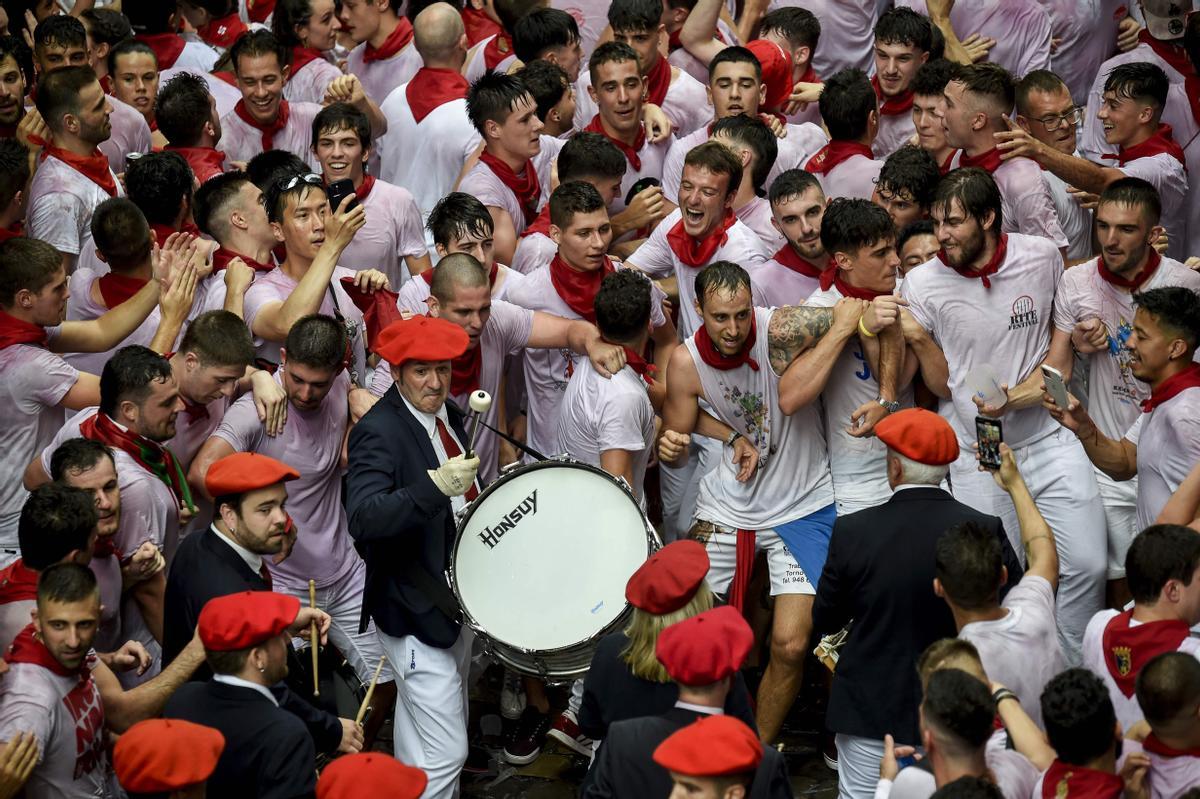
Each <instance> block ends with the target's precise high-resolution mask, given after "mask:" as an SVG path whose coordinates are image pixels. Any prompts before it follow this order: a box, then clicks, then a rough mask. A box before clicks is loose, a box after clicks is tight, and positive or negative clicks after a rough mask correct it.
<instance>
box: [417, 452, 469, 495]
mask: <svg viewBox="0 0 1200 799" xmlns="http://www.w3.org/2000/svg"><path fill="white" fill-rule="evenodd" d="M477 471H479V457H478V456H475V457H472V458H470V459H469V460H468V459H467V458H464V457H463V456H462V455H455V456H454V457H453V458H451V459H450V460H448V461H446V462H445V463H443V464H442V465H441V466H439V467H438V468H436V469H430V470H429V479H430V480H432V481H433V484H434V485H435V486H437V487H438V491H441V492H442V493H443V494H445V495H446V496H448V497H461V496H462V495H463V494H465V493H467V492H468V491H470V490H471V486H472V485H474V483H475V473H476V472H477Z"/></svg>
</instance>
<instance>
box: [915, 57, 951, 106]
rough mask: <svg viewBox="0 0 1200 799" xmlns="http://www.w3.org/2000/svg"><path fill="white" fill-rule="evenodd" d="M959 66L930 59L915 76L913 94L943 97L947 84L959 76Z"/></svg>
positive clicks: (941, 59) (939, 59)
mask: <svg viewBox="0 0 1200 799" xmlns="http://www.w3.org/2000/svg"><path fill="white" fill-rule="evenodd" d="M958 70H959V65H958V64H956V63H954V62H953V61H947V60H946V59H944V58H937V59H932V58H931V59H930V60H928V61H926V62H925V63H924V64H922V65H921V67H920V68H919V69H918V70H917V74H916V75H914V76H913V79H912V85H911V87H910V88H911V89H912V91H913V94H919V95H922V96H924V97H941V96H942V93H943V92H945V91H946V84H947V83H949V82H950V81H952V80H954V78H955V76H956V75H958Z"/></svg>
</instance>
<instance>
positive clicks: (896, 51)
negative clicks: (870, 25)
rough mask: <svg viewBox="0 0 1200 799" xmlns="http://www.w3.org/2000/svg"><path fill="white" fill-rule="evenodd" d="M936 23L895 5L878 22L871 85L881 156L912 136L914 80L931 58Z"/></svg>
mask: <svg viewBox="0 0 1200 799" xmlns="http://www.w3.org/2000/svg"><path fill="white" fill-rule="evenodd" d="M932 45H933V26H932V25H931V24H930V23H929V19H928V18H926V17H923V16H921V15H920V14H918V13H917V12H915V11H913V10H912V9H908V8H903V7H901V8H893V9H891V10H889V11H887V12H885V13H884V14H882V15H881V16H880V17H879V22H877V23H876V24H875V76H874V77H873V78H871V85H872V86H873V87H875V96H876V97H877V98H878V99H879V135H878V136H877V137H876V138H875V142H874V144H873V145H872V150H874V152H875V155H876V157H877V158H887V157H888V156H889V155H891V154H892V153H894V152H895V151H896V150H898V149H900V148H901V147H903V146H904V145H905V144H907V143H908V141H909V139H911V138H912V136H913V133H915V132H916V131H915V129H914V127H913V119H912V103H913V91H912V80H913V78H914V77H915V76H916V74H917V70H919V69H920V68H921V66H922V65H923V64H924V63H925V62H926V61H928V60H929V50H930V48H931V47H932Z"/></svg>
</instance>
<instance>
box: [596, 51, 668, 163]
mask: <svg viewBox="0 0 1200 799" xmlns="http://www.w3.org/2000/svg"><path fill="white" fill-rule="evenodd" d="M659 61H665V59H662V58H660V59H659ZM584 131H585V132H587V133H599V134H600V135H601V136H603V137H604V138H606V139H608V140H609V141H610V142H612V143H613V144H615V145H616V146H617V149H618V150H620V151H621V152H623V153H625V160H626V161H628V162H629V165H630V166H631V167H633V171H634V172H641V171H642V157H641V156H640V155H638V152H639V151H640V150H641V149H642V148H643V147H645V146H646V126H645V125H642V124H641V123H638V135H637V140H636V141H634V143H633V146H632V147H631V146H629V145H628V144H626V143H625V142H623V141H621V140H620V139H616V138H613V137H612V136H609V135H608V131H606V130H605V129H604V123H603V122H601V121H600V115H599V114H596V116H594V117H592V121H591V122H589V123H587V127H586V128H584Z"/></svg>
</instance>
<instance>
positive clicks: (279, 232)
mask: <svg viewBox="0 0 1200 799" xmlns="http://www.w3.org/2000/svg"><path fill="white" fill-rule="evenodd" d="M270 224H271V233H272V235H274V236H275V241H278V242H280V243H281V244H282V243H283V228H282V227H281V226H280V224H279V223H278V222H271V223H270Z"/></svg>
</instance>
